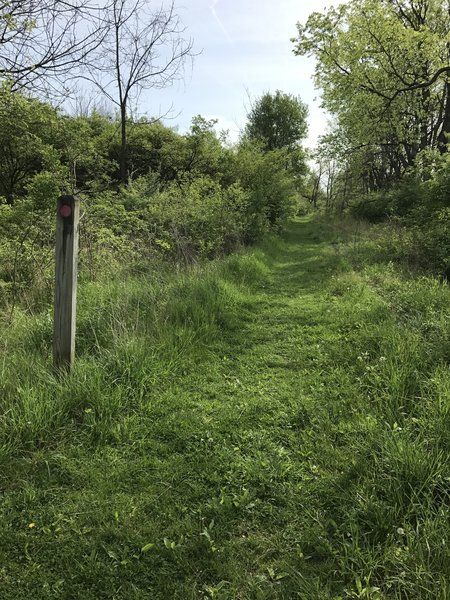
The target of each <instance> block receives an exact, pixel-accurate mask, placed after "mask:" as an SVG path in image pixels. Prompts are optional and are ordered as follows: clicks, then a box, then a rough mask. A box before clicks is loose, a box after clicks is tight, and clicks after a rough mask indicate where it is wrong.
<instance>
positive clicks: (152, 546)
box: [141, 542, 155, 553]
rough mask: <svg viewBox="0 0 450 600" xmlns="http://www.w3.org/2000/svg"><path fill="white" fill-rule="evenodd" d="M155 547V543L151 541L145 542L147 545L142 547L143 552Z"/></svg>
mask: <svg viewBox="0 0 450 600" xmlns="http://www.w3.org/2000/svg"><path fill="white" fill-rule="evenodd" d="M154 547H155V544H152V543H151V542H150V543H149V544H145V546H142V548H141V552H142V553H144V552H148V551H149V550H151V549H152V548H154Z"/></svg>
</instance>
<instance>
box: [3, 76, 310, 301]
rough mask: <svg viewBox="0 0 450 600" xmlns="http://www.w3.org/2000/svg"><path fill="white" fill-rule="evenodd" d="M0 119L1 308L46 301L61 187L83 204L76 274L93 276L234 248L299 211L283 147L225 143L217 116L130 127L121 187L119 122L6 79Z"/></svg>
mask: <svg viewBox="0 0 450 600" xmlns="http://www.w3.org/2000/svg"><path fill="white" fill-rule="evenodd" d="M0 116H1V117H2V122H3V126H2V127H3V129H2V132H0V139H1V142H2V145H1V147H0V161H1V164H2V169H1V177H0V305H3V306H4V305H5V304H6V303H13V304H14V303H15V302H16V301H17V299H18V298H20V299H21V301H26V304H27V306H28V307H29V308H30V309H31V308H33V309H35V308H38V306H41V305H42V303H46V302H47V301H48V300H49V298H50V295H51V285H52V278H53V266H52V261H53V258H52V257H53V246H54V206H55V202H56V198H57V197H58V195H59V194H60V193H62V192H63V193H76V194H78V195H79V196H80V198H81V201H82V213H83V217H82V221H81V245H80V246H81V251H80V265H81V269H80V276H81V278H83V277H84V278H88V279H90V280H92V279H95V278H97V277H98V276H99V275H100V274H102V275H105V276H110V275H111V274H112V273H113V272H115V273H117V272H118V271H120V269H121V268H124V269H126V270H127V271H130V270H131V271H134V272H141V271H145V270H148V269H149V268H152V266H153V267H154V263H155V261H161V260H164V261H171V262H175V263H180V264H186V263H193V262H197V261H198V260H202V259H211V258H213V257H215V256H218V255H220V254H224V253H229V252H231V251H232V250H233V249H234V248H236V247H238V246H239V245H240V244H245V243H251V242H253V241H255V240H257V239H258V238H259V237H260V236H261V235H262V234H264V233H265V232H267V231H268V230H270V229H271V228H276V227H277V226H278V225H279V223H281V222H282V221H283V220H285V219H286V217H288V216H289V215H290V214H291V213H292V212H293V210H294V206H295V202H296V197H297V195H298V194H297V193H296V186H297V187H298V181H296V179H295V174H294V173H293V171H292V169H290V168H289V160H288V150H286V149H277V150H273V151H267V150H263V149H262V147H260V146H259V145H258V144H257V143H252V142H249V141H248V140H247V141H245V142H244V141H242V142H241V143H240V144H237V145H236V146H235V147H230V146H229V145H228V144H227V143H226V140H225V139H224V137H223V136H217V134H216V133H215V130H214V126H215V122H214V121H208V120H205V119H203V118H202V117H200V116H199V117H196V118H195V119H193V122H192V127H191V129H190V130H189V132H187V133H186V134H184V135H180V134H179V133H177V132H175V131H174V130H172V129H170V128H167V127H165V126H164V125H162V124H161V123H158V122H147V121H145V120H141V121H139V122H137V123H129V134H128V139H129V145H128V149H127V159H128V164H129V171H130V179H129V181H128V184H127V185H126V186H123V185H121V184H120V183H119V166H118V165H119V150H120V138H119V133H120V132H119V127H118V123H117V122H116V121H115V119H113V118H110V117H107V116H103V115H100V114H97V113H93V114H92V115H91V116H89V117H69V116H67V115H61V114H60V113H58V111H57V110H56V109H54V108H52V107H51V106H49V105H47V104H45V103H42V102H39V101H37V100H32V99H28V98H26V97H24V96H21V95H19V94H17V93H11V92H10V90H9V89H8V88H7V87H4V88H2V89H1V90H0ZM297 171H298V170H297ZM297 174H298V173H297Z"/></svg>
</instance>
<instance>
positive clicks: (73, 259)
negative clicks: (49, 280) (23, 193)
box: [53, 196, 80, 371]
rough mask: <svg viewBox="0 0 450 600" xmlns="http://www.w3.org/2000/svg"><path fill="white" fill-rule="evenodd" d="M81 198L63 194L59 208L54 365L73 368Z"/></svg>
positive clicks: (57, 215)
mask: <svg viewBox="0 0 450 600" xmlns="http://www.w3.org/2000/svg"><path fill="white" fill-rule="evenodd" d="M79 221H80V201H79V199H78V198H76V197H75V196H61V197H60V198H59V199H58V204H57V209H56V250H55V316H54V328H53V366H54V368H55V370H57V371H60V370H61V369H64V370H67V371H70V369H71V368H72V366H73V362H74V359H75V320H76V301H77V266H78V233H79Z"/></svg>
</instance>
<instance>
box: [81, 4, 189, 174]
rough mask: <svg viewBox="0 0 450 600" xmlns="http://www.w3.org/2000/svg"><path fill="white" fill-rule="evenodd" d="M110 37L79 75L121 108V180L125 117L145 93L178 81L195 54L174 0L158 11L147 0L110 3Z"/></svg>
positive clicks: (125, 162) (125, 132)
mask: <svg viewBox="0 0 450 600" xmlns="http://www.w3.org/2000/svg"><path fill="white" fill-rule="evenodd" d="M105 18H106V19H107V21H108V24H109V30H108V31H109V32H108V36H107V37H106V38H105V40H104V43H103V44H102V45H101V47H100V48H99V50H98V52H97V53H94V54H93V55H90V58H89V60H88V61H87V62H86V66H85V71H84V73H81V74H80V77H82V78H84V79H86V80H88V81H90V82H92V83H94V84H95V85H96V86H97V88H98V89H100V91H101V92H102V94H104V95H105V97H106V98H108V100H109V101H111V102H112V103H113V104H115V105H116V106H117V107H118V108H119V113H120V128H121V152H120V179H121V181H122V182H125V181H126V180H127V176H128V172H127V169H128V165H127V119H128V118H129V113H130V108H131V103H132V102H135V101H137V99H138V98H139V95H140V94H141V93H142V91H143V90H148V89H161V88H165V87H167V86H169V85H171V84H172V83H173V82H174V81H175V80H177V79H179V78H181V77H182V75H183V73H184V65H185V61H186V59H188V58H191V57H192V56H193V51H192V40H191V39H189V38H185V36H184V33H185V28H184V27H183V25H182V23H181V21H180V18H179V16H178V15H177V14H176V12H175V5H174V2H173V1H172V2H171V3H170V4H169V5H168V6H166V7H165V6H162V5H161V6H160V7H159V8H157V9H154V8H152V7H151V6H149V2H148V0H112V2H111V5H110V7H109V9H108V10H107V11H106V17H105Z"/></svg>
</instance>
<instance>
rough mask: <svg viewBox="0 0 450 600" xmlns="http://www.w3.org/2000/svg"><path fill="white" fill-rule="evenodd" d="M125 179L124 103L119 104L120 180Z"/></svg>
mask: <svg viewBox="0 0 450 600" xmlns="http://www.w3.org/2000/svg"><path fill="white" fill-rule="evenodd" d="M127 179H128V172H127V110H126V105H125V103H124V104H122V105H121V106H120V182H121V183H126V182H127Z"/></svg>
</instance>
